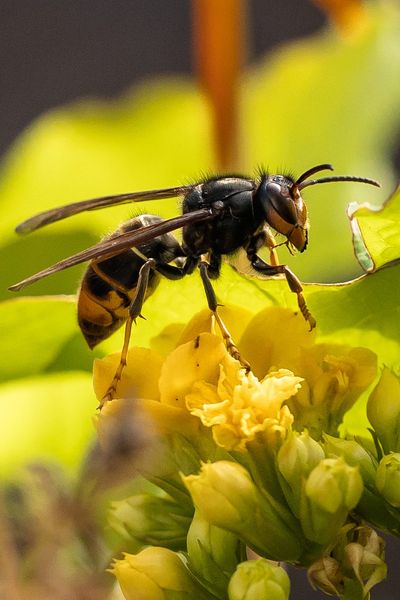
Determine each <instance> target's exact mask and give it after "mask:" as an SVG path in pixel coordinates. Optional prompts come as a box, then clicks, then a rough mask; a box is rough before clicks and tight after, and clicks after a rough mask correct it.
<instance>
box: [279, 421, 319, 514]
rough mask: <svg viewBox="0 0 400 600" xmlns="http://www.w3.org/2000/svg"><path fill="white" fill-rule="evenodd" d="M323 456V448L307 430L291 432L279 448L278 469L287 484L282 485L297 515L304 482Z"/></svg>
mask: <svg viewBox="0 0 400 600" xmlns="http://www.w3.org/2000/svg"><path fill="white" fill-rule="evenodd" d="M323 458H325V453H324V451H323V449H322V448H321V446H320V444H319V443H318V442H316V441H315V440H314V439H313V438H312V437H310V435H309V433H308V432H307V431H303V433H297V432H293V433H291V434H290V435H289V437H288V438H287V439H286V440H285V441H284V442H283V444H282V446H281V447H280V449H279V452H278V456H277V464H278V469H279V471H280V473H281V474H282V476H283V479H284V480H285V483H286V484H287V485H284V486H282V487H283V490H284V493H285V496H286V499H287V501H288V503H289V505H290V507H291V509H292V511H293V512H294V513H295V514H296V515H298V513H299V509H300V496H301V494H302V491H303V482H304V481H305V479H306V478H307V477H308V475H309V474H310V472H311V471H312V470H313V469H314V467H316V466H317V465H318V464H319V462H320V461H321V460H322V459H323Z"/></svg>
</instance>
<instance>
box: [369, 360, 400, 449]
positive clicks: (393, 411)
mask: <svg viewBox="0 0 400 600" xmlns="http://www.w3.org/2000/svg"><path fill="white" fill-rule="evenodd" d="M367 415H368V419H369V420H370V423H371V425H372V427H373V428H374V430H375V433H376V435H377V436H378V439H379V441H380V443H381V444H382V448H383V451H384V453H385V454H389V452H400V378H399V377H398V376H397V375H395V374H394V373H393V371H391V370H390V369H388V368H387V367H385V368H384V369H383V371H382V375H381V377H380V379H379V381H378V384H377V385H376V387H375V388H374V390H373V391H372V393H371V395H370V397H369V399H368V404H367Z"/></svg>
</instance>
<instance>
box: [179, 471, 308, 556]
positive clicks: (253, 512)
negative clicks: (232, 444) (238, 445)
mask: <svg viewBox="0 0 400 600" xmlns="http://www.w3.org/2000/svg"><path fill="white" fill-rule="evenodd" d="M183 480H184V482H185V485H186V486H187V488H188V490H189V492H190V494H191V496H192V499H193V502H194V504H195V506H196V508H197V509H198V510H199V511H200V512H201V513H202V515H203V517H204V518H205V519H207V520H208V521H209V522H210V523H211V524H213V525H216V526H217V527H221V528H223V529H227V530H228V531H231V532H232V533H235V534H237V535H238V536H239V537H240V538H241V539H242V540H243V541H244V542H245V543H246V544H247V545H248V546H250V547H251V548H253V549H254V550H255V551H256V552H257V553H258V554H261V555H264V556H266V557H267V558H272V559H273V560H296V558H298V557H299V555H300V553H301V549H302V543H303V542H304V538H303V536H302V534H301V530H300V527H299V526H298V523H297V521H296V520H295V518H294V517H293V515H292V514H291V513H290V512H289V511H288V509H287V507H286V506H284V505H283V504H281V503H279V502H277V501H276V500H274V499H273V498H272V497H271V496H269V495H268V493H267V492H266V491H264V490H263V491H261V490H259V489H258V488H257V486H256V485H255V483H254V481H253V480H252V478H251V477H250V474H249V473H248V471H247V470H246V469H245V468H244V467H242V466H241V465H239V464H237V463H234V462H231V461H224V460H223V461H218V462H215V463H212V464H203V465H202V469H201V472H200V474H199V475H189V476H187V477H183Z"/></svg>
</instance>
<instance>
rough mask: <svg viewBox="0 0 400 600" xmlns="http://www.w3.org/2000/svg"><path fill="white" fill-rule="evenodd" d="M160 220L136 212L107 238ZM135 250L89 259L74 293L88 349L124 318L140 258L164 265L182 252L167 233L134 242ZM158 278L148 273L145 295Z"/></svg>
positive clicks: (132, 295) (111, 331)
mask: <svg viewBox="0 0 400 600" xmlns="http://www.w3.org/2000/svg"><path fill="white" fill-rule="evenodd" d="M160 221H162V219H161V218H160V217H156V216H153V215H140V216H139V217H136V218H134V219H131V220H130V221H128V222H126V223H124V224H123V225H122V226H121V227H120V228H119V229H118V230H117V231H116V232H115V233H114V234H112V235H111V236H110V237H114V236H116V235H120V234H121V233H125V232H127V231H133V230H135V229H138V228H140V227H145V226H147V225H151V224H153V223H158V222H160ZM137 249H138V250H139V253H140V254H141V255H142V256H140V255H138V254H136V253H135V251H134V250H125V251H124V252H121V253H120V254H117V255H116V256H113V257H111V258H108V259H106V260H103V261H101V262H95V261H92V262H91V263H90V264H89V266H88V268H87V270H86V272H85V274H84V276H83V279H82V283H81V287H80V290H79V294H78V323H79V327H80V328H81V331H82V333H83V335H84V337H85V339H86V341H87V343H88V345H89V347H90V348H93V347H94V346H96V344H98V343H99V342H101V341H103V340H105V339H106V338H108V337H109V336H110V335H111V334H112V333H114V331H116V330H117V329H119V327H121V325H123V323H124V322H125V321H126V319H127V317H128V314H129V305H130V303H131V301H132V299H133V298H134V296H135V292H136V285H137V281H138V277H139V271H140V268H141V267H142V265H143V264H144V262H145V259H144V257H147V258H154V259H155V260H156V262H159V263H160V264H167V263H168V262H170V261H172V260H173V259H174V258H176V257H177V256H181V255H182V250H181V248H180V246H179V244H178V242H177V240H176V239H175V238H174V237H173V236H172V235H171V234H167V235H163V236H160V237H157V238H155V239H154V240H151V242H148V243H146V244H141V245H138V248H137ZM159 278H160V275H159V274H158V273H157V272H156V271H152V272H151V273H150V277H149V285H148V288H147V293H146V298H147V297H148V296H149V295H150V294H152V293H153V291H154V290H155V288H156V287H157V284H158V282H159Z"/></svg>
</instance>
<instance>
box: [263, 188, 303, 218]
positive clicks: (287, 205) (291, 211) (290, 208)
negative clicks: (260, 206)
mask: <svg viewBox="0 0 400 600" xmlns="http://www.w3.org/2000/svg"><path fill="white" fill-rule="evenodd" d="M278 177H279V176H277V177H274V180H275V179H277V178H278ZM280 179H281V182H282V184H281V185H279V184H278V183H275V181H274V182H271V183H269V184H268V186H267V189H268V197H269V200H270V202H271V204H272V206H273V208H274V209H275V211H276V212H277V213H278V215H279V216H280V217H281V218H282V219H284V220H285V221H286V223H290V224H291V225H296V224H297V213H296V207H295V205H294V202H293V200H292V198H291V197H290V194H289V188H288V186H287V184H286V183H284V177H280Z"/></svg>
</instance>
